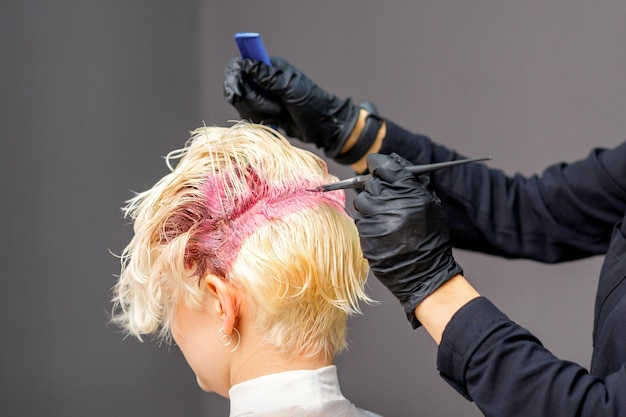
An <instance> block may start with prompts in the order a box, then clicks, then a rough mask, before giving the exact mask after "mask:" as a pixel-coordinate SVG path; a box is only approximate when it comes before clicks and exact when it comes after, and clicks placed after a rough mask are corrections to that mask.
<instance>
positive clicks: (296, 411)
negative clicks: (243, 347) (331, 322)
mask: <svg viewBox="0 0 626 417" xmlns="http://www.w3.org/2000/svg"><path fill="white" fill-rule="evenodd" d="M228 396H229V397H230V417H242V416H258V415H267V416H270V415H271V416H274V415H289V416H292V415H294V416H295V415H299V416H300V415H302V416H309V415H311V416H312V415H318V413H319V415H325V416H333V415H337V416H340V415H341V416H375V414H372V413H369V412H367V411H364V410H360V409H358V408H356V407H355V406H354V405H353V404H352V403H351V402H350V401H348V400H347V399H346V398H345V397H344V396H343V394H342V393H341V389H340V387H339V380H338V378H337V367H336V366H335V365H330V366H325V367H323V368H319V369H315V370H297V371H286V372H280V373H277V374H271V375H266V376H262V377H259V378H255V379H251V380H248V381H244V382H242V383H240V384H236V385H233V386H232V387H231V389H230V390H229V391H228Z"/></svg>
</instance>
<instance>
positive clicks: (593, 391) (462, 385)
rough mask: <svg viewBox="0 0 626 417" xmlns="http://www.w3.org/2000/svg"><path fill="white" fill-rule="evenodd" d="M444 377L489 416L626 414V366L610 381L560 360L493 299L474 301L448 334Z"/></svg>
mask: <svg viewBox="0 0 626 417" xmlns="http://www.w3.org/2000/svg"><path fill="white" fill-rule="evenodd" d="M437 363H438V368H439V372H440V374H441V376H442V377H443V378H444V379H445V380H446V381H447V382H448V383H449V384H450V385H452V387H454V388H455V389H456V390H457V391H458V392H460V393H461V394H462V395H464V396H465V397H466V398H468V399H470V400H473V401H474V402H475V403H476V405H477V406H478V408H479V409H480V410H481V411H482V412H483V413H484V415H485V416H488V417H490V416H494V417H496V416H497V417H502V416H507V417H517V416H519V417H528V416H533V417H544V416H545V417H574V416H577V417H592V416H593V417H605V416H606V417H608V416H622V415H626V414H624V413H626V391H625V389H626V388H625V387H626V365H624V364H622V365H621V367H620V368H619V369H618V371H617V372H614V373H613V374H610V375H608V376H607V377H606V378H603V379H602V378H597V377H594V376H591V375H589V373H588V372H587V371H586V370H585V369H584V368H582V367H581V366H579V365H577V364H574V363H572V362H567V361H563V360H559V359H558V358H556V357H555V356H554V355H552V354H551V353H550V352H548V351H547V350H546V349H545V348H544V347H543V346H542V345H541V343H540V342H539V340H537V339H536V338H535V337H534V336H533V335H532V334H531V333H529V332H528V331H527V330H525V329H523V328H522V327H520V326H518V325H516V324H515V323H513V322H512V321H511V320H509V319H508V318H507V317H506V316H505V315H504V314H503V313H502V312H501V311H500V310H498V309H497V308H496V307H495V306H494V305H493V304H492V303H491V302H490V301H489V300H487V299H486V298H483V297H480V298H477V299H474V300H473V301H470V302H469V303H468V304H467V305H465V306H464V307H463V308H461V309H460V310H459V311H458V312H457V313H456V315H455V316H454V317H453V318H452V320H451V321H450V323H449V324H448V326H447V327H446V330H445V331H444V334H443V338H442V341H441V344H440V346H439V351H438V357H437Z"/></svg>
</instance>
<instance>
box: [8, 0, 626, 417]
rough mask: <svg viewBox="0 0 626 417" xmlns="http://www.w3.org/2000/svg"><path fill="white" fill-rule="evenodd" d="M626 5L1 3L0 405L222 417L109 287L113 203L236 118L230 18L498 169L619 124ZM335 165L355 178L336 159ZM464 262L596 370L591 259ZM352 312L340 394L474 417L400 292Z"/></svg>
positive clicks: (560, 156)
mask: <svg viewBox="0 0 626 417" xmlns="http://www.w3.org/2000/svg"><path fill="white" fill-rule="evenodd" d="M625 19H626V2H623V1H622V0H597V1H594V2H589V1H581V0H551V1H548V0H526V1H523V2H521V1H512V0H505V1H503V0H475V1H471V2H466V1H459V0H457V1H448V0H439V1H415V0H413V1H395V2H379V1H377V2H374V1H357V0H350V1H326V0H324V1H315V2H306V1H265V2H246V1H234V0H230V1H228V2H220V1H208V0H197V1H177V2H175V1H164V0H159V1H155V0H150V1H148V0H141V1H140V0H135V1H122V0H118V1H93V0H84V1H78V0H76V1H69V0H59V1H55V2H46V1H29V0H15V1H10V0H5V1H3V2H1V3H0V53H1V55H0V56H1V57H2V65H1V66H0V75H1V77H0V92H1V93H0V103H1V104H0V120H1V125H0V134H1V138H2V145H3V152H2V155H3V161H2V164H1V165H0V170H1V172H0V174H1V175H0V184H1V186H2V188H1V191H2V194H1V195H2V197H1V200H0V201H2V204H1V206H0V207H1V215H2V217H1V218H2V219H3V221H2V224H3V227H2V230H3V239H2V240H1V241H0V245H1V246H0V254H1V255H0V256H1V257H2V290H1V291H0V315H1V317H2V320H1V324H0V326H1V327H0V415H2V416H35V415H45V416H65V417H67V416H96V417H99V416H119V417H122V416H151V417H160V416H223V415H225V414H226V413H227V410H228V405H227V401H225V400H224V399H221V398H219V397H217V396H216V395H213V394H205V393H203V392H202V391H201V390H200V389H199V388H197V386H196V384H195V378H194V376H193V373H192V372H191V371H190V370H189V369H188V367H187V365H186V364H185V362H184V359H183V358H182V355H181V354H180V352H179V351H178V350H177V349H176V348H175V347H173V348H171V349H168V348H166V347H158V346H156V345H155V344H154V343H150V342H149V341H148V342H146V343H143V344H142V343H139V342H137V341H136V340H133V339H126V340H122V337H121V336H120V334H119V332H118V331H117V330H116V329H115V328H113V327H112V326H109V325H107V313H108V310H109V309H110V305H109V301H108V300H109V298H110V292H109V289H110V288H111V286H112V285H113V283H114V281H115V276H114V274H115V273H116V272H118V271H119V264H118V261H117V259H116V258H115V257H114V256H112V255H111V254H110V253H109V251H111V252H113V253H119V252H120V251H121V250H122V248H123V247H124V245H125V244H126V242H127V241H128V240H129V239H130V236H131V228H130V227H129V225H127V224H126V223H127V222H126V221H125V220H123V219H122V217H121V214H120V211H119V207H120V206H121V205H122V204H123V201H124V200H125V199H127V198H129V197H130V196H131V191H133V190H134V191H140V190H143V189H145V188H146V187H149V186H150V185H152V184H153V183H154V182H155V181H156V180H157V179H158V178H159V177H160V176H162V175H163V174H164V173H165V172H166V168H165V165H164V164H163V161H162V159H161V156H162V155H164V154H165V153H166V152H167V151H168V150H170V149H173V148H175V147H178V146H180V145H182V143H183V142H184V140H185V139H186V138H187V134H188V131H190V130H192V129H193V128H195V127H197V126H199V125H201V124H202V123H206V124H217V125H223V124H226V123H227V122H228V121H229V120H231V119H235V118H236V117H237V115H236V113H235V112H234V111H233V109H232V108H230V107H229V106H228V105H227V104H226V103H225V102H224V100H223V98H222V87H221V79H222V71H223V68H224V65H225V64H226V62H227V61H228V60H229V59H230V58H231V57H232V56H235V55H236V54H237V50H236V48H235V45H234V42H233V40H232V36H233V34H234V33H235V32H237V31H258V32H261V34H262V36H263V38H264V40H265V44H266V46H267V48H268V50H269V52H270V54H273V55H279V56H282V57H284V58H286V59H288V60H289V61H291V62H292V63H293V64H295V65H297V66H299V67H300V68H301V69H303V70H304V71H305V72H306V73H307V74H308V75H309V76H311V78H313V79H314V80H315V81H317V82H318V83H319V84H320V85H321V86H323V87H324V88H326V89H328V90H329V91H331V92H333V93H335V94H337V95H340V96H342V97H347V96H349V97H352V98H353V99H354V100H356V101H363V100H371V101H373V102H375V103H376V104H377V106H378V108H379V110H380V112H381V114H383V115H384V116H387V117H389V118H390V119H392V120H394V121H396V122H398V123H399V124H400V125H402V126H404V127H406V128H408V129H409V130H413V131H418V132H421V133H425V134H428V135H429V136H431V137H432V138H434V139H435V140H437V141H439V142H442V143H444V144H446V145H448V146H449V147H452V148H455V149H457V150H458V151H460V152H462V153H464V154H466V155H468V156H484V155H492V156H493V157H494V160H493V161H492V162H491V165H492V166H494V167H499V168H502V169H503V170H505V171H506V172H508V173H510V174H513V173H515V172H521V173H524V174H533V173H537V172H540V171H541V169H543V168H544V167H545V166H546V165H548V164H550V163H553V162H557V161H572V160H575V159H577V158H580V157H583V156H585V155H586V154H587V152H588V151H589V149H591V148H592V147H594V146H613V145H616V144H618V143H620V142H621V141H623V139H624V136H625V133H624V132H626V118H625V117H624V108H625V104H626V83H624V76H623V74H625V73H626V51H625V48H624V42H625V40H626V26H625V25H624V24H623V22H624V20H625ZM330 169H331V170H332V171H333V172H334V173H336V174H337V175H340V176H345V175H350V174H351V172H350V171H349V170H348V169H346V168H344V167H339V166H337V165H334V164H332V163H331V164H330ZM455 254H456V257H457V259H458V261H459V262H460V263H461V264H462V265H463V267H464V269H465V271H466V274H467V276H468V278H469V279H470V280H471V281H472V282H473V283H474V284H475V286H476V287H477V288H478V289H479V291H481V292H482V293H483V294H484V295H486V296H488V297H490V298H491V299H492V300H493V301H494V302H495V303H496V304H497V305H498V306H500V307H501V308H502V309H503V310H505V311H506V312H507V313H508V314H509V316H510V317H511V318H512V319H514V320H515V321H517V322H519V323H520V324H522V325H524V326H525V327H527V328H529V329H531V330H532V331H533V332H534V333H535V334H537V335H538V336H539V337H540V338H541V339H542V341H543V342H544V344H545V345H546V346H547V347H548V348H549V349H551V350H552V351H553V352H554V353H555V354H556V355H557V356H559V357H561V358H563V359H567V360H572V361H575V362H578V363H580V364H582V365H584V366H587V365H588V364H589V360H590V355H591V331H592V313H593V301H594V291H595V287H596V278H597V275H598V272H599V267H600V262H601V258H593V259H588V260H584V261H578V262H572V263H568V264H564V265H558V266H547V265H537V264H534V263H531V262H527V261H506V260H501V259H495V258H490V257H485V256H481V255H477V254H473V253H470V252H464V251H456V252H455ZM369 292H370V294H371V295H372V296H373V297H374V298H376V299H378V300H379V301H380V302H381V303H380V304H379V305H377V306H371V307H367V308H366V309H365V316H364V317H358V318H355V319H352V320H350V323H349V324H350V328H351V329H350V334H349V335H350V336H349V337H350V341H351V349H350V350H349V351H348V352H346V353H344V354H342V355H341V356H340V357H339V358H338V359H337V364H338V366H339V372H340V378H341V380H342V386H343V390H344V393H345V394H346V396H348V397H349V398H350V399H352V400H353V401H354V402H355V403H357V404H358V405H360V406H362V407H364V408H369V409H371V410H374V411H377V412H379V413H381V414H384V415H386V416H399V417H402V416H414V415H422V416H478V415H480V413H479V412H478V411H477V409H476V408H475V406H474V405H473V404H471V403H468V402H466V401H465V400H463V399H462V398H460V397H459V396H458V395H457V394H456V393H455V392H454V391H453V390H452V389H451V388H450V387H448V386H447V385H446V384H445V383H444V382H442V380H441V379H440V378H439V377H438V375H437V372H436V369H435V357H436V346H435V344H434V343H433V342H432V341H431V340H430V338H429V337H428V336H427V334H426V333H425V332H424V331H423V330H419V331H417V332H414V331H412V330H411V329H410V326H409V324H408V323H407V322H406V320H405V319H404V317H403V314H402V311H401V309H400V307H399V306H398V305H397V303H396V301H395V299H394V298H393V297H391V296H390V295H389V294H387V292H386V291H385V290H384V289H382V288H381V286H380V284H378V282H377V281H376V280H375V279H370V283H369Z"/></svg>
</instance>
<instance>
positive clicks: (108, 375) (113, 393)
mask: <svg viewBox="0 0 626 417" xmlns="http://www.w3.org/2000/svg"><path fill="white" fill-rule="evenodd" d="M195 10H196V3H195V2H186V3H185V2H176V3H174V2H169V1H153V0H145V1H136V0H134V1H130V2H127V1H122V0H119V1H82V0H81V1H68V0H60V1H53V2H47V1H28V0H26V1H25V0H15V1H3V2H1V5H0V20H1V22H0V56H1V57H2V65H0V73H1V77H0V79H1V81H0V83H1V84H0V86H1V88H0V91H1V93H0V103H1V104H0V109H1V110H0V119H1V120H2V122H1V127H0V129H1V133H0V134H1V138H2V139H1V140H2V163H1V164H0V170H1V175H0V183H1V184H2V187H1V189H2V194H1V195H2V196H1V197H0V201H1V203H0V206H1V210H2V215H1V218H2V239H0V256H1V257H2V262H1V265H2V289H1V290H0V317H1V318H2V320H1V324H0V326H1V327H0V415H2V416H7V417H8V416H25V417H32V416H59V417H61V416H64V417H69V416H71V417H74V416H76V417H79V416H94V417H99V416H102V417H104V416H111V417H112V416H119V417H122V416H124V417H134V416H163V417H165V416H173V415H176V416H185V415H188V416H199V415H201V414H202V410H203V408H202V407H203V406H202V402H201V401H200V395H201V394H200V393H201V391H200V389H199V388H197V386H196V383H195V378H194V377H193V373H192V372H191V371H190V370H189V369H188V367H187V365H186V363H185V361H184V359H183V357H182V355H181V354H180V352H179V351H178V350H177V349H176V348H172V349H171V351H168V349H166V348H159V347H158V346H156V345H155V344H153V343H149V342H146V343H143V344H141V343H139V342H137V341H136V340H134V339H126V340H122V337H121V335H120V333H119V332H118V330H117V329H115V328H114V327H113V326H108V325H107V320H108V317H107V314H108V311H109V310H110V304H109V298H110V292H109V289H110V288H111V286H112V285H113V283H114V281H115V277H114V276H113V274H115V273H119V262H118V260H117V259H116V258H115V257H113V256H112V255H111V254H110V253H109V250H110V251H113V252H116V253H120V251H121V250H122V249H123V247H124V245H125V244H126V242H127V241H128V240H129V239H130V236H131V228H130V227H129V226H128V225H127V224H126V223H127V221H126V220H123V219H122V217H121V213H120V210H119V207H120V206H121V205H122V204H123V201H124V200H126V199H127V198H129V197H130V196H131V190H143V189H145V187H146V186H148V185H151V184H152V183H154V181H155V180H156V179H157V178H158V177H160V176H161V175H163V174H164V173H165V172H166V168H165V165H164V164H163V161H162V159H161V155H164V154H165V152H167V151H168V150H170V149H172V148H173V147H175V146H179V145H181V144H182V143H183V141H184V140H185V139H186V138H187V137H188V131H189V130H190V129H191V128H192V127H193V126H196V125H197V124H198V123H199V122H200V120H201V118H200V117H199V110H198V102H197V88H196V85H197V77H198V70H197V54H196V42H197V37H196V26H195Z"/></svg>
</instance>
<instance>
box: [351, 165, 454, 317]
mask: <svg viewBox="0 0 626 417" xmlns="http://www.w3.org/2000/svg"><path fill="white" fill-rule="evenodd" d="M367 164H368V168H369V170H370V172H371V174H372V179H371V180H369V181H368V182H366V183H365V185H364V187H363V191H362V192H361V193H359V194H358V195H357V197H356V198H355V200H354V207H355V209H356V210H357V213H356V215H355V222H356V226H357V228H358V229H359V235H360V238H361V247H362V249H363V255H364V256H365V258H367V260H368V261H369V264H370V268H371V270H372V272H373V273H374V275H375V276H376V277H377V278H378V279H379V280H380V282H382V283H383V284H384V285H385V286H386V287H387V288H388V289H389V290H390V291H391V292H392V293H393V295H395V296H396V298H398V299H399V300H400V303H401V304H402V305H403V306H404V311H405V312H406V315H407V318H408V319H409V321H410V322H411V324H412V325H413V328H417V327H419V326H420V323H419V321H418V320H417V318H416V317H415V308H416V307H417V305H418V304H419V303H420V302H422V300H424V299H425V298H426V297H428V296H429V295H430V294H431V293H433V292H434V291H435V290H436V289H437V288H439V287H440V286H441V285H443V284H444V283H445V282H447V281H448V280H450V279H451V278H452V277H454V276H455V275H457V274H462V273H463V270H462V269H461V267H460V266H459V265H458V264H457V263H456V262H455V260H454V258H453V256H452V247H451V245H450V233H449V230H448V225H447V223H446V215H445V213H444V211H443V208H442V206H441V200H439V198H437V197H436V196H435V195H434V194H433V193H432V192H431V191H429V190H428V185H429V182H430V178H429V177H428V176H426V175H421V176H419V177H417V178H416V177H415V176H414V175H413V174H411V173H410V172H409V171H407V170H406V169H404V167H405V166H407V165H410V163H409V162H408V161H407V160H405V159H403V158H402V157H400V156H398V155H396V154H391V155H390V156H386V155H381V154H371V155H369V156H368V157H367Z"/></svg>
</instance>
